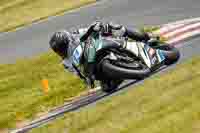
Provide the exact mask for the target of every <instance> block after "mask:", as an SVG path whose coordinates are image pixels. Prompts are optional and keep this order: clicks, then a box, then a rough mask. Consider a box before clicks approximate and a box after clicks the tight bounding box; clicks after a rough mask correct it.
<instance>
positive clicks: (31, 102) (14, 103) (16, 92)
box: [0, 52, 85, 131]
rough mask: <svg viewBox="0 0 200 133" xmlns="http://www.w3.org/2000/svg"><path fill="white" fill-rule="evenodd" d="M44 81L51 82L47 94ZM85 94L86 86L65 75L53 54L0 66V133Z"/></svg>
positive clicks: (75, 78)
mask: <svg viewBox="0 0 200 133" xmlns="http://www.w3.org/2000/svg"><path fill="white" fill-rule="evenodd" d="M42 79H48V80H49V86H50V89H49V92H48V93H47V94H45V93H43V90H42V85H41V80H42ZM84 90H85V86H84V84H83V83H82V82H81V81H80V80H79V79H78V78H77V77H75V76H73V75H72V74H70V73H69V72H66V71H64V68H63V66H62V65H61V63H60V60H59V58H58V57H57V55H55V54H54V53H53V52H48V53H46V54H43V55H40V56H37V57H34V58H32V59H29V60H27V59H24V60H21V61H18V62H17V63H16V64H6V65H0V105H1V106H0V131H1V129H5V128H13V127H15V126H16V124H19V123H20V122H21V121H26V120H27V119H28V120H31V119H32V118H34V117H36V116H37V115H38V113H40V112H46V111H47V110H48V109H50V108H52V107H54V106H57V105H61V104H63V103H64V102H66V100H67V99H68V98H70V97H74V96H76V95H78V94H79V93H80V92H82V91H84Z"/></svg>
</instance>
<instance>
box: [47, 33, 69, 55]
mask: <svg viewBox="0 0 200 133" xmlns="http://www.w3.org/2000/svg"><path fill="white" fill-rule="evenodd" d="M70 40H71V34H70V33H69V32H67V31H65V30H62V31H57V32H55V33H54V34H53V35H52V37H51V38H50V41H49V45H50V47H51V49H52V50H53V51H54V52H55V53H57V54H58V55H59V56H61V57H62V58H66V57H68V48H69V44H70Z"/></svg>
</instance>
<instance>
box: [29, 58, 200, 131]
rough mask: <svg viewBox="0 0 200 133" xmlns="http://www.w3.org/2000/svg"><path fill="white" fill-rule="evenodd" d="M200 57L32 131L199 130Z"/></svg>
mask: <svg viewBox="0 0 200 133" xmlns="http://www.w3.org/2000/svg"><path fill="white" fill-rule="evenodd" d="M199 60H200V57H195V58H193V59H190V60H188V61H186V62H185V63H183V64H180V65H178V66H177V67H175V68H173V70H172V71H171V70H170V71H167V72H165V73H162V74H159V75H156V76H154V77H152V78H151V79H147V80H145V81H144V83H143V84H142V85H139V86H136V87H134V88H132V89H131V88H130V90H129V91H125V92H123V93H121V94H120V95H117V96H114V97H110V98H108V99H106V100H103V101H101V102H99V103H97V104H95V105H93V107H90V108H83V109H81V110H80V111H77V112H72V113H68V114H66V115H65V116H64V117H62V118H61V119H58V120H56V121H54V122H52V123H49V124H48V125H46V126H43V127H41V128H37V129H33V130H32V133H38V132H40V133H46V132H48V133H55V132H70V133H79V132H81V133H94V132H95V133H102V132H106V133H132V132H137V133H158V132H162V133H177V132H181V133H188V132H190V133H197V132H199V130H200V106H199V102H200V89H199V86H200V82H199V81H200V71H199V67H200V62H199Z"/></svg>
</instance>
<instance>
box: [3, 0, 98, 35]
mask: <svg viewBox="0 0 200 133" xmlns="http://www.w3.org/2000/svg"><path fill="white" fill-rule="evenodd" d="M95 1H96V0H9V1H8V0H1V1H0V18H1V21H0V32H6V31H11V30H15V29H16V28H18V27H21V26H24V25H27V24H31V23H32V22H35V21H39V20H43V19H45V18H48V17H49V16H53V15H57V14H62V13H63V12H65V11H67V10H71V9H74V8H78V7H80V6H83V5H85V4H89V3H92V2H95Z"/></svg>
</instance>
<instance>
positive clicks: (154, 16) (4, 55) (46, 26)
mask: <svg viewBox="0 0 200 133" xmlns="http://www.w3.org/2000/svg"><path fill="white" fill-rule="evenodd" d="M199 5H200V1H199V0H137V1H136V0H101V1H99V2H97V3H96V4H94V5H92V6H89V7H84V8H81V9H78V10H75V11H71V12H70V13H66V14H65V15H63V16H58V17H50V18H49V21H45V22H39V23H36V24H33V25H29V26H27V27H25V28H21V29H19V30H17V31H16V32H10V33H2V34H0V63H14V62H15V61H16V59H21V58H26V57H31V56H33V55H38V54H40V53H43V52H46V51H48V49H49V46H48V40H49V37H50V35H51V34H52V33H53V32H54V31H56V30H59V29H70V28H71V27H77V26H78V27H85V26H87V25H88V24H90V23H91V22H92V21H94V20H96V18H97V17H98V18H100V19H103V20H105V21H110V20H112V21H115V22H118V23H121V24H125V25H127V26H129V27H141V26H143V25H160V24H164V23H168V22H173V21H177V20H182V19H187V18H193V17H199V16H198V15H199V12H200V6H199ZM196 43H198V41H192V42H190V44H188V46H189V47H190V48H182V53H183V54H184V56H187V54H188V52H189V54H190V53H191V52H192V54H195V53H196V52H198V51H193V50H197V49H200V45H198V44H196ZM185 54H186V55H185Z"/></svg>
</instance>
